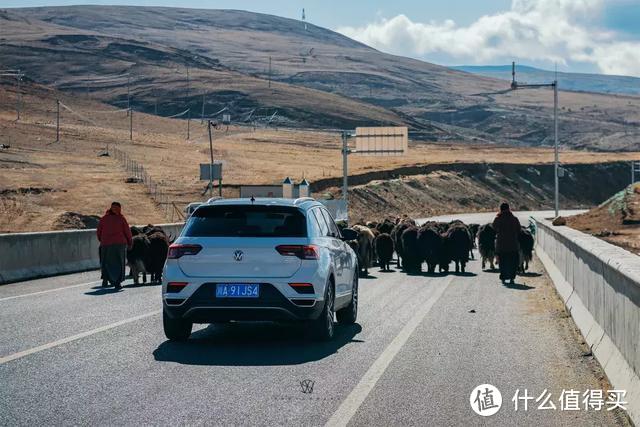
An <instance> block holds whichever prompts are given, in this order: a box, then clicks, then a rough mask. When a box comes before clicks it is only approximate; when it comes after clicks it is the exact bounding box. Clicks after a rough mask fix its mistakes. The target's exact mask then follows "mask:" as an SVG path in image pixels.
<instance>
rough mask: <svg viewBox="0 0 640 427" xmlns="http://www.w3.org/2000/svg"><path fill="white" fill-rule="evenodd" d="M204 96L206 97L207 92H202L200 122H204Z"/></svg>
mask: <svg viewBox="0 0 640 427" xmlns="http://www.w3.org/2000/svg"><path fill="white" fill-rule="evenodd" d="M204 97H205V94H204V93H203V94H202V118H201V119H200V124H203V123H204Z"/></svg>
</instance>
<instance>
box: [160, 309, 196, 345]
mask: <svg viewBox="0 0 640 427" xmlns="http://www.w3.org/2000/svg"><path fill="white" fill-rule="evenodd" d="M162 326H163V327H164V334H165V336H166V337H167V338H168V339H169V340H171V341H185V340H187V339H188V338H189V336H190V335H191V328H192V327H193V323H191V322H189V321H186V320H182V319H172V318H171V317H169V315H168V314H167V312H166V311H164V310H163V311H162Z"/></svg>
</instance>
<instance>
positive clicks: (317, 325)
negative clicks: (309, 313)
mask: <svg viewBox="0 0 640 427" xmlns="http://www.w3.org/2000/svg"><path fill="white" fill-rule="evenodd" d="M334 304H335V300H334V295H333V284H332V283H328V284H327V290H326V291H325V294H324V308H323V309H322V312H321V313H320V316H318V318H317V319H316V320H313V321H312V329H313V332H314V336H315V338H317V339H318V340H321V341H329V340H331V339H332V338H333V335H334V327H335V325H334V315H335V312H334V307H335V305H334Z"/></svg>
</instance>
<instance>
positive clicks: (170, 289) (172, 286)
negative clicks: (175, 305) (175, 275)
mask: <svg viewBox="0 0 640 427" xmlns="http://www.w3.org/2000/svg"><path fill="white" fill-rule="evenodd" d="M188 284H189V283H188V282H169V283H167V293H169V294H174V293H178V292H180V291H181V290H183V289H184V288H185V287H186V286H187V285H188Z"/></svg>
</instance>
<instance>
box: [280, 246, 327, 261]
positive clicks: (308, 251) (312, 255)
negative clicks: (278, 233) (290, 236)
mask: <svg viewBox="0 0 640 427" xmlns="http://www.w3.org/2000/svg"><path fill="white" fill-rule="evenodd" d="M276 251H278V253H279V254H280V255H282V256H295V257H298V258H300V259H318V258H320V255H319V254H318V247H317V246H314V245H279V246H276Z"/></svg>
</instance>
